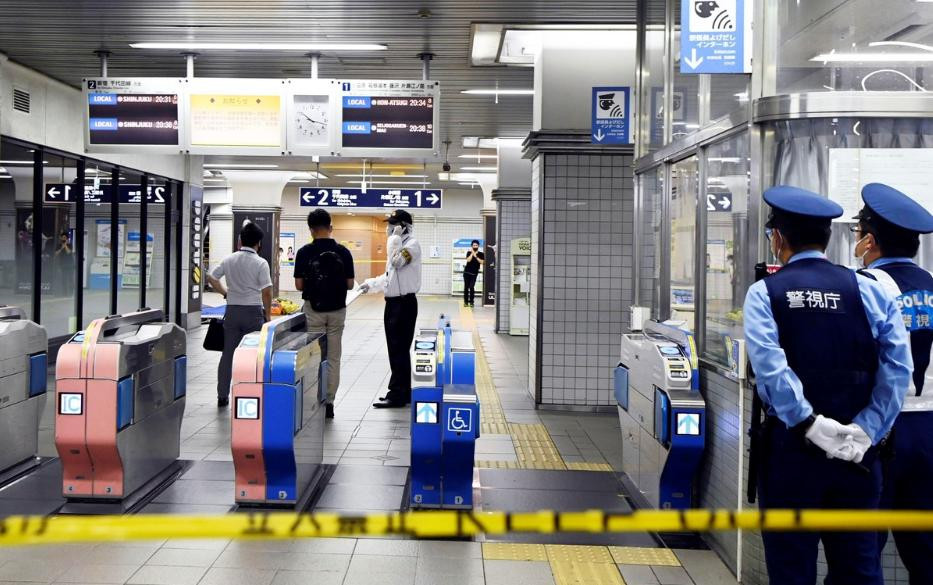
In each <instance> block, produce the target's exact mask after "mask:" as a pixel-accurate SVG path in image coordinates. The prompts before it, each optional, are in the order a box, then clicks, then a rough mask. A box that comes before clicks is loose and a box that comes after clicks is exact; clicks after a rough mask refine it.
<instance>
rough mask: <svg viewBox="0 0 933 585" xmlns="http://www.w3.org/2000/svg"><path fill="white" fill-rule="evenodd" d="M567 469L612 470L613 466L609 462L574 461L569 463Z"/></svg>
mask: <svg viewBox="0 0 933 585" xmlns="http://www.w3.org/2000/svg"><path fill="white" fill-rule="evenodd" d="M567 469H572V470H574V471H612V466H611V465H609V464H608V463H586V462H584V461H574V462H571V463H567Z"/></svg>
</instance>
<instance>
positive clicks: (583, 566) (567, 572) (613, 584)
mask: <svg viewBox="0 0 933 585" xmlns="http://www.w3.org/2000/svg"><path fill="white" fill-rule="evenodd" d="M551 573H553V574H554V583H555V584H556V585H625V581H624V580H623V579H622V575H621V574H619V568H618V567H616V566H615V565H614V564H606V563H575V562H573V561H557V562H555V561H551Z"/></svg>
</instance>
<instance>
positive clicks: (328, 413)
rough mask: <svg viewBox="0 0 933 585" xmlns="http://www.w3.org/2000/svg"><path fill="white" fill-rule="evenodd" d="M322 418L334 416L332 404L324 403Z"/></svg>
mask: <svg viewBox="0 0 933 585" xmlns="http://www.w3.org/2000/svg"><path fill="white" fill-rule="evenodd" d="M324 418H334V405H333V404H331V403H330V402H328V403H327V404H325V405H324Z"/></svg>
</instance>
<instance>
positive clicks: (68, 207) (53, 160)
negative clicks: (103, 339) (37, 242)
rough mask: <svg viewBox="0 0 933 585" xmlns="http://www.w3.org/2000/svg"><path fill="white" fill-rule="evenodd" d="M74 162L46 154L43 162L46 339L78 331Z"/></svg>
mask: <svg viewBox="0 0 933 585" xmlns="http://www.w3.org/2000/svg"><path fill="white" fill-rule="evenodd" d="M77 165H78V161H76V160H75V159H72V158H67V157H61V156H55V155H52V154H46V156H45V160H44V161H43V177H42V179H43V180H42V183H43V184H42V193H43V196H44V201H43V205H42V250H41V254H42V279H41V286H42V288H41V293H40V294H41V303H42V312H41V315H40V316H41V322H42V325H44V326H45V329H46V331H48V334H49V338H55V337H60V336H65V335H70V334H72V333H74V332H75V331H77V330H78V319H77V315H78V298H77V295H76V294H75V280H76V271H77V262H76V261H75V240H76V239H77V238H78V237H79V234H78V233H77V225H76V223H75V221H76V217H75V213H76V207H77V203H76V201H77V198H78V191H79V189H78V184H77V182H76V181H77Z"/></svg>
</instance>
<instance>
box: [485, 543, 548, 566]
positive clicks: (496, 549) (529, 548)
mask: <svg viewBox="0 0 933 585" xmlns="http://www.w3.org/2000/svg"><path fill="white" fill-rule="evenodd" d="M483 558H484V559H485V560H487V561H547V560H548V558H547V550H546V549H545V547H544V545H543V544H517V543H510V542H484V543H483Z"/></svg>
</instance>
